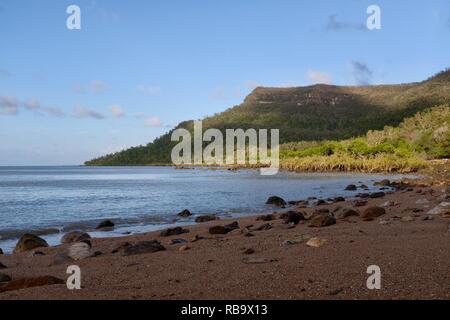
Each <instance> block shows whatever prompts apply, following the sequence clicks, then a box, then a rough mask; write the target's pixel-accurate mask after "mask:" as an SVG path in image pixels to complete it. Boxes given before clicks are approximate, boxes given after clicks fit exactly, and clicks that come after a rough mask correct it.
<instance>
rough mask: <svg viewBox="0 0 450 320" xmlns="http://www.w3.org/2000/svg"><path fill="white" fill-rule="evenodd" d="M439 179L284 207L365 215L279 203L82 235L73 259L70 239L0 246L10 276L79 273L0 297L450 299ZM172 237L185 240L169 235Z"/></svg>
mask: <svg viewBox="0 0 450 320" xmlns="http://www.w3.org/2000/svg"><path fill="white" fill-rule="evenodd" d="M443 188H444V187H443V186H429V185H422V184H421V183H415V184H413V185H411V186H408V187H404V188H400V190H397V191H395V192H392V193H387V194H385V195H384V196H382V197H379V198H373V199H372V198H369V199H367V201H368V202H367V204H366V205H365V206H360V207H355V201H356V200H355V199H345V201H339V202H335V203H332V204H323V205H319V206H313V207H311V208H303V207H302V206H301V207H298V206H291V207H289V208H288V209H289V210H291V211H295V212H301V213H302V214H304V215H305V216H310V215H311V214H312V213H313V212H314V211H316V210H318V209H320V210H323V209H328V210H329V212H331V213H333V215H336V213H334V212H335V210H336V209H337V208H338V207H341V208H344V207H351V208H353V209H356V210H358V211H359V212H360V213H362V212H363V211H364V210H365V209H367V208H368V207H371V206H382V207H384V209H385V211H386V213H385V214H383V215H382V216H380V217H376V218H374V219H373V220H371V221H364V220H363V219H362V218H361V217H358V216H349V217H347V218H345V219H336V224H333V225H330V226H323V227H316V228H313V227H310V226H309V225H310V224H311V220H305V221H300V223H299V224H297V225H289V224H286V223H284V221H283V220H282V219H280V218H281V217H280V215H281V214H280V211H279V212H278V213H276V214H274V220H270V221H259V220H257V217H256V216H249V217H243V218H238V219H231V220H225V219H224V220H216V221H210V222H206V223H202V224H197V225H190V226H186V227H183V229H186V230H188V231H189V232H188V233H182V234H179V235H173V236H168V237H164V236H161V234H160V232H150V233H145V234H139V235H132V236H125V237H121V238H95V239H92V240H91V242H92V253H95V254H93V255H94V256H92V257H88V258H85V259H81V260H78V261H69V260H63V261H62V262H61V261H59V260H60V259H59V260H58V257H59V258H61V255H64V253H65V252H67V250H69V248H70V246H71V244H65V245H60V246H57V247H49V248H38V249H35V250H32V251H29V252H24V253H18V254H13V255H7V256H0V261H1V262H2V263H3V264H4V265H5V266H7V268H6V269H2V270H1V272H2V273H5V274H8V275H9V276H10V277H11V278H12V279H13V281H14V279H21V278H28V277H36V276H53V277H57V278H59V279H62V280H64V282H65V279H66V278H67V275H66V269H67V266H68V265H69V264H70V265H72V264H76V265H79V266H80V268H81V270H82V274H83V282H82V289H81V290H76V291H69V290H68V289H67V288H66V285H65V284H56V285H46V286H40V287H34V288H26V289H22V290H11V291H7V292H3V293H0V300H3V299H416V298H421V299H450V291H449V290H448V280H449V279H448V270H449V269H450V250H448V248H449V247H448V246H449V241H450V239H449V238H450V232H449V222H450V220H449V218H448V217H441V216H440V215H429V214H427V213H428V212H429V211H430V210H432V209H433V208H435V207H437V206H438V205H439V204H441V203H443V202H445V201H446V200H445V199H444V198H446V197H449V195H448V194H447V193H446V192H447V191H448V190H444V189H443ZM443 191H444V192H443ZM386 204H388V205H387V206H386ZM336 212H337V211H336ZM429 217H431V218H429ZM235 221H236V222H237V223H238V226H239V228H237V229H235V230H232V231H230V232H229V233H227V234H225V235H217V234H210V228H211V227H215V226H226V225H229V224H230V223H233V222H235ZM250 226H251V227H250ZM259 227H261V230H260V231H257V229H259ZM248 233H251V234H252V235H253V236H250V237H249V236H246V235H247V234H248ZM196 236H198V237H196ZM311 238H319V239H323V240H325V241H326V242H324V244H323V245H321V246H320V247H311V246H309V245H307V243H308V241H309V240H310V239H311ZM174 239H184V240H186V241H187V242H182V243H179V244H170V242H171V241H172V240H174ZM151 240H157V241H158V242H159V243H160V244H161V245H162V246H163V247H164V248H165V250H163V251H158V252H153V253H142V254H133V255H126V254H125V253H124V251H123V250H126V247H127V246H129V245H131V246H133V245H136V244H139V243H140V241H151ZM126 243H128V244H126ZM115 249H117V252H115V253H113V252H114V251H115ZM374 264H375V265H379V266H380V268H381V270H382V274H383V280H382V290H368V289H367V288H366V285H365V283H366V279H367V277H368V275H367V273H366V269H367V267H368V266H370V265H374ZM1 288H2V287H1V286H0V292H1Z"/></svg>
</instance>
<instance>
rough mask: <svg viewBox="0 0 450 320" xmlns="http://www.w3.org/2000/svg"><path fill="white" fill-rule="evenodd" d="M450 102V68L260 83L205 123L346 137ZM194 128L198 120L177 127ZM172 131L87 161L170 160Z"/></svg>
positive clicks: (287, 138) (288, 137)
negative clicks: (394, 79)
mask: <svg viewBox="0 0 450 320" xmlns="http://www.w3.org/2000/svg"><path fill="white" fill-rule="evenodd" d="M446 103H450V70H446V71H443V72H441V73H439V74H437V75H435V76H433V77H431V78H429V79H427V80H425V81H422V82H418V83H409V84H399V85H379V86H332V85H314V86H307V87H298V88H263V87H259V88H256V89H255V90H254V91H253V92H252V93H251V94H250V95H249V96H248V97H247V98H246V99H245V100H244V102H243V103H242V104H241V105H238V106H235V107H233V108H230V109H228V110H226V111H224V112H222V113H220V114H217V115H214V116H211V117H208V118H206V119H204V120H203V128H204V130H206V129H208V128H217V129H221V130H225V129H228V128H243V129H247V128H255V129H258V128H267V129H271V128H274V129H280V139H281V143H286V142H295V141H312V140H340V139H348V138H351V137H356V136H360V135H363V134H365V133H366V132H367V131H369V130H377V129H383V127H384V126H386V125H389V126H396V125H398V124H399V123H400V122H401V121H402V120H403V119H404V118H406V117H410V116H413V115H414V114H416V113H417V112H419V111H422V110H425V109H427V108H430V107H433V106H436V105H441V104H446ZM192 127H193V122H192V121H186V122H183V123H181V124H179V125H178V126H177V128H186V129H188V130H192ZM171 132H172V131H170V132H168V133H167V134H165V135H163V136H161V137H159V138H157V139H155V141H153V142H152V143H149V144H148V145H146V146H138V147H134V148H130V149H127V150H124V151H122V152H118V153H115V154H110V155H106V156H103V157H100V158H97V159H94V160H91V161H87V162H86V165H149V164H163V163H170V153H171V150H172V147H173V146H174V145H175V143H173V142H171V141H170V137H171Z"/></svg>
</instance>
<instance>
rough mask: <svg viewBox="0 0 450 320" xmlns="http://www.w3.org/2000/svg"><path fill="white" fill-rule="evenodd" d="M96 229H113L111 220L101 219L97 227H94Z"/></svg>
mask: <svg viewBox="0 0 450 320" xmlns="http://www.w3.org/2000/svg"><path fill="white" fill-rule="evenodd" d="M95 229H96V230H101V231H110V230H113V229H114V222H112V221H111V220H103V221H102V222H100V223H99V224H98V225H97V227H95Z"/></svg>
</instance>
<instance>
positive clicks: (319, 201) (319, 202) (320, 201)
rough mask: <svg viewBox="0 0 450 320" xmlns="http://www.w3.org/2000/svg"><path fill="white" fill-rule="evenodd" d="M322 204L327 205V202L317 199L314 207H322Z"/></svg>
mask: <svg viewBox="0 0 450 320" xmlns="http://www.w3.org/2000/svg"><path fill="white" fill-rule="evenodd" d="M324 204H327V202H326V201H325V200H323V199H318V200H316V202H315V203H314V205H315V206H321V205H324Z"/></svg>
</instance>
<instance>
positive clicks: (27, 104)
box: [24, 98, 41, 110]
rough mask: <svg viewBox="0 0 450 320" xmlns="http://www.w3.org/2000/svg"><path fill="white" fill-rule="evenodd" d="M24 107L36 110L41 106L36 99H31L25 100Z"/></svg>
mask: <svg viewBox="0 0 450 320" xmlns="http://www.w3.org/2000/svg"><path fill="white" fill-rule="evenodd" d="M24 106H25V108H27V109H28V110H37V109H39V108H40V107H41V104H40V103H39V100H38V99H35V98H32V99H27V100H26V101H25V103H24Z"/></svg>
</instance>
